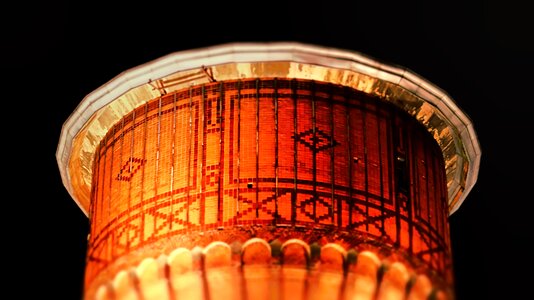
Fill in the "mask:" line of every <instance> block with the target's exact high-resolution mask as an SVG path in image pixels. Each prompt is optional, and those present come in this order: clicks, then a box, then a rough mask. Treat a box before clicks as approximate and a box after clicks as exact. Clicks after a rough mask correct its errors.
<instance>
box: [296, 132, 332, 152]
mask: <svg viewBox="0 0 534 300" xmlns="http://www.w3.org/2000/svg"><path fill="white" fill-rule="evenodd" d="M292 138H293V139H295V140H296V141H298V142H299V143H301V144H302V145H304V146H306V147H308V148H309V149H310V150H311V151H313V152H316V153H317V152H319V151H322V150H325V149H328V148H332V147H335V146H337V145H338V142H337V141H336V140H334V139H333V138H332V137H330V136H329V135H328V134H326V133H324V132H323V131H322V130H321V129H319V128H315V135H314V134H313V129H308V130H305V131H302V132H300V133H298V134H297V135H295V136H292Z"/></svg>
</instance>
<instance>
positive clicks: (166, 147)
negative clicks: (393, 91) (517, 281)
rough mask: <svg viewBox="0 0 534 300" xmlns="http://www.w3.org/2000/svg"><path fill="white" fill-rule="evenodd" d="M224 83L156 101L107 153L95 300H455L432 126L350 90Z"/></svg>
mask: <svg viewBox="0 0 534 300" xmlns="http://www.w3.org/2000/svg"><path fill="white" fill-rule="evenodd" d="M210 78H211V77H210ZM211 79H213V78H211ZM210 81H211V82H204V83H201V84H191V85H190V86H189V87H185V88H181V89H176V90H174V91H172V92H165V93H162V94H161V95H160V96H159V97H155V98H151V99H146V100H147V101H146V102H145V103H144V104H141V105H137V106H136V107H132V109H131V110H130V111H125V112H124V113H123V116H121V117H120V118H118V119H117V120H116V121H115V122H114V123H113V125H112V126H110V128H109V129H108V130H107V132H106V133H105V134H104V135H102V137H101V139H100V141H99V142H98V143H97V144H96V146H95V147H94V156H93V157H92V160H91V161H92V169H91V175H92V181H91V189H90V190H91V191H90V208H89V217H90V221H91V229H90V238H89V247H88V253H87V264H86V275H85V297H86V298H87V299H93V298H95V299H181V298H183V297H186V298H187V299H212V298H224V299H245V298H249V297H254V298H264V299H278V298H288V297H290V298H291V299H326V298H328V297H334V298H336V299H339V298H343V299H353V298H354V299H404V297H408V298H409V299H423V298H424V297H427V296H428V295H429V294H431V293H435V294H436V295H438V294H439V295H440V297H445V298H453V297H454V293H453V289H452V286H453V279H452V273H451V253H450V241H449V227H448V221H447V217H448V215H449V195H448V189H449V188H450V186H449V184H448V177H447V176H448V175H447V174H448V173H447V172H446V165H445V160H444V155H443V152H442V151H443V150H442V149H443V147H442V145H440V144H438V143H437V142H436V140H435V139H434V138H433V136H432V135H431V134H430V133H429V132H428V129H427V128H426V127H425V126H423V125H422V124H420V122H418V120H417V119H415V118H413V116H411V115H410V114H409V113H407V112H406V111H404V110H403V109H401V108H399V107H398V106H396V105H393V104H391V103H388V102H386V101H384V100H383V99H381V98H380V97H379V96H377V95H373V94H370V93H366V92H363V91H360V90H357V89H355V88H351V87H347V86H343V85H341V84H334V83H331V82H323V81H318V80H309V79H304V78H300V79H296V78H284V77H263V78H239V79H227V80H219V81H215V80H210ZM72 166H74V165H71V168H72ZM71 182H74V183H76V182H77V181H76V180H74V179H72V180H71ZM71 184H72V183H71Z"/></svg>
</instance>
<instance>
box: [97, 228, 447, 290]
mask: <svg viewBox="0 0 534 300" xmlns="http://www.w3.org/2000/svg"><path fill="white" fill-rule="evenodd" d="M89 295H91V293H89V294H87V296H89ZM94 295H95V297H94V298H95V299H97V300H107V299H109V300H111V299H115V300H120V299H144V300H151V299H158V300H165V299H191V300H194V299H214V298H217V299H252V298H253V299H254V300H260V299H388V300H394V299H408V300H415V299H452V298H453V296H452V295H453V294H452V293H451V291H449V290H447V289H442V288H440V287H439V286H436V285H435V284H433V283H432V282H431V280H430V279H429V277H427V276H426V275H425V274H420V273H418V272H417V271H416V270H414V269H412V268H410V265H409V264H406V263H405V262H401V261H395V260H391V258H385V259H380V258H379V256H378V255H377V254H375V253H374V252H373V251H370V250H363V251H360V252H358V251H356V250H354V249H349V250H345V249H344V248H343V247H342V246H340V245H339V244H336V243H326V244H324V245H322V246H321V245H319V244H318V243H313V244H311V245H308V244H307V243H306V242H304V241H303V240H300V239H289V240H286V241H284V242H283V243H282V242H281V241H279V240H277V239H275V240H273V241H271V242H270V243H268V242H267V241H266V240H264V239H261V238H251V239H249V240H247V241H246V242H245V243H242V244H240V243H233V244H227V243H225V242H221V241H214V242H211V243H210V244H208V245H207V246H206V247H204V248H201V247H198V246H197V247H194V248H193V249H187V248H183V247H179V248H177V249H175V250H173V251H172V252H170V253H169V254H168V255H160V256H159V257H158V258H146V259H144V260H142V261H141V262H140V263H139V264H138V265H137V266H133V267H131V268H129V269H126V270H121V271H120V272H118V273H117V274H116V275H115V276H114V278H113V279H112V280H111V281H109V282H104V283H102V284H101V285H100V286H98V288H97V289H96V292H95V294H94ZM251 297H252V298H251ZM90 299H92V297H91V298H90Z"/></svg>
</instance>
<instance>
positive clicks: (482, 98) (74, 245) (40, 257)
mask: <svg viewBox="0 0 534 300" xmlns="http://www.w3.org/2000/svg"><path fill="white" fill-rule="evenodd" d="M289 2H290V1H288V2H287V3H286V2H282V3H275V2H248V3H247V4H245V5H240V6H237V5H235V4H232V3H229V2H220V3H218V4H211V3H210V2H198V1H190V2H189V3H190V4H189V3H188V4H187V6H186V5H185V4H184V3H183V2H176V3H175V4H174V5H167V4H163V3H157V2H147V3H142V4H141V3H140V4H134V2H131V3H128V4H125V5H124V6H120V7H119V6H113V7H111V6H109V4H102V5H97V4H95V3H94V2H92V1H89V2H88V1H79V3H74V4H69V3H66V2H65V3H58V2H54V3H52V2H48V1H43V2H42V3H39V4H35V5H31V6H30V5H29V4H28V5H26V4H24V3H21V4H19V5H18V6H19V7H17V8H13V9H14V11H13V12H14V13H13V14H11V13H10V10H9V9H8V10H7V11H4V12H5V13H6V15H10V14H11V16H15V18H7V17H9V16H6V18H2V20H1V21H0V22H1V23H0V24H1V25H2V26H0V33H1V35H0V37H1V40H0V49H1V51H2V56H1V57H0V61H1V65H0V66H1V70H2V73H3V75H4V78H7V84H6V81H5V80H4V82H3V83H4V84H3V88H2V94H3V97H2V101H3V103H4V104H7V106H5V105H4V110H3V112H4V118H3V123H4V130H3V134H4V136H5V137H6V138H5V139H4V140H3V141H4V147H3V153H4V154H3V156H4V164H3V165H4V166H6V165H7V166H8V169H7V170H8V171H7V172H5V173H4V175H6V176H7V177H8V181H7V184H6V185H5V188H6V189H7V190H11V192H6V196H4V203H7V204H6V205H5V206H4V207H3V210H2V215H3V218H2V221H3V222H4V223H5V225H4V226H3V233H4V236H5V237H8V238H9V239H12V240H13V241H12V242H9V243H5V244H4V247H3V248H4V249H5V250H7V251H8V256H7V257H6V256H4V259H6V260H7V261H8V262H17V264H16V267H15V268H13V270H14V271H13V272H12V279H11V280H12V281H13V284H17V283H18V284H24V282H25V283H26V286H27V285H28V282H31V283H30V284H29V285H30V286H34V287H33V288H28V287H24V288H21V289H16V290H14V291H15V292H19V293H22V294H27V293H28V292H37V293H38V294H40V295H42V296H45V298H48V296H54V297H52V298H59V299H81V293H82V282H83V268H84V260H85V251H86V246H87V244H86V236H87V233H88V228H89V226H88V220H87V218H86V217H85V216H84V215H83V213H82V212H81V210H79V208H78V207H77V205H76V204H75V202H74V201H73V200H72V199H71V198H70V196H69V194H68V193H67V191H66V189H65V188H64V187H63V185H62V183H61V178H60V175H59V170H58V167H57V163H56V159H55V152H56V147H57V143H58V139H59V135H60V131H61V126H62V124H63V122H64V121H65V120H66V119H67V118H68V116H69V115H70V113H71V112H72V111H73V110H74V109H75V108H76V106H77V105H78V103H79V102H80V101H81V100H82V98H83V97H84V96H86V95H87V94H88V93H90V92H91V91H93V90H94V89H96V88H98V87H99V86H100V85H102V84H104V83H106V82H107V81H108V80H110V79H112V78H113V77H115V76H116V75H118V74H119V73H121V72H122V71H124V70H127V69H129V68H132V67H135V66H137V65H140V64H143V63H145V62H148V61H150V60H153V59H156V58H159V57H161V56H163V55H166V54H169V53H171V52H174V51H180V50H187V49H194V48H199V47H205V46H212V45H217V44H222V43H229V42H244V41H257V42H262V41H295V42H302V43H310V44H316V45H323V46H331V47H337V48H341V49H347V50H353V51H358V52H361V53H364V54H366V55H369V56H371V57H374V58H375V59H377V60H381V61H384V62H386V63H391V64H397V65H400V66H404V67H407V68H409V69H411V70H412V71H414V72H415V73H417V74H419V75H421V76H422V77H424V78H426V79H428V80H429V81H431V82H433V83H434V84H436V85H437V86H439V87H440V88H442V89H443V90H445V91H446V92H447V93H448V94H449V95H450V96H452V98H453V99H454V100H455V101H456V102H457V104H458V106H459V107H461V108H462V109H463V110H464V112H465V113H466V114H467V115H468V116H469V117H470V118H471V119H472V121H473V123H474V127H475V130H476V132H477V134H478V138H479V141H480V145H481V149H482V159H481V168H480V174H479V177H478V182H477V184H476V185H475V187H474V189H473V190H472V192H471V193H470V194H469V196H468V198H467V200H466V201H465V202H464V204H463V205H462V206H461V207H460V209H459V210H458V211H457V212H456V213H455V214H454V215H452V216H451V217H450V226H451V237H452V247H453V260H454V274H455V276H456V294H457V299H459V300H466V299H501V298H502V299H517V298H524V297H521V295H524V294H525V293H531V292H530V289H531V287H530V285H531V284H532V283H531V280H527V278H528V276H529V275H528V274H531V271H529V270H528V269H529V267H527V264H528V263H529V262H530V261H531V260H532V253H533V252H532V248H531V246H530V244H531V243H532V242H533V241H534V223H533V221H532V220H533V216H534V214H533V212H534V205H533V201H532V200H533V199H532V192H531V189H530V188H529V187H530V186H532V179H533V177H532V170H533V167H534V166H533V164H532V153H531V151H532V146H530V144H531V142H530V141H529V139H530V138H531V137H532V132H533V131H534V126H533V125H532V124H533V123H532V110H531V107H532V103H533V101H534V97H533V96H532V88H531V86H532V82H531V81H532V78H533V76H532V73H530V72H531V70H534V45H533V44H532V39H533V38H534V22H533V21H532V20H533V18H532V17H531V12H532V11H533V10H532V9H530V8H529V7H527V4H523V3H524V2H525V3H526V2H527V1H524V2H522V1H502V2H500V1H447V2H443V3H442V4H439V3H433V2H434V1H420V2H413V1H396V2H393V3H390V4H386V3H381V2H380V3H379V2H378V1H346V2H342V1H323V2H320V3H319V4H312V2H311V1H309V2H304V3H303V4H297V3H289ZM89 3H91V4H90V5H89ZM429 3H432V4H429ZM6 135H7V136H6ZM6 163H7V164H6ZM4 170H5V169H4ZM4 184H5V183H4ZM527 191H528V192H529V193H527ZM8 195H9V196H8ZM11 206H13V207H11ZM15 257H18V258H16V259H15ZM21 263H22V266H21V265H20V264H21ZM524 270H526V274H527V275H522V273H523V271H524ZM49 271H54V273H50V274H49V273H48V272H49ZM10 274H11V273H10ZM28 274H31V275H28ZM23 278H25V280H22V279H23ZM530 279H532V278H530ZM15 298H19V297H15ZM20 298H26V297H20Z"/></svg>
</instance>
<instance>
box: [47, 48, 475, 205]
mask: <svg viewBox="0 0 534 300" xmlns="http://www.w3.org/2000/svg"><path fill="white" fill-rule="evenodd" d="M263 77H278V78H297V79H309V80H317V81H323V82H329V83H334V84H340V85H344V86H348V87H351V88H354V89H356V90H359V91H362V92H365V93H368V94H372V95H375V96H379V97H380V98H382V99H384V100H385V101H388V102H391V103H393V104H394V105H397V106H398V107H400V108H402V109H404V110H405V111H407V112H408V113H409V114H411V115H412V116H414V117H415V118H416V119H417V120H418V121H419V122H420V123H422V124H423V125H424V126H426V128H427V129H428V131H429V132H430V133H431V134H432V135H433V137H434V139H436V141H437V142H438V144H439V146H440V147H441V149H442V151H443V156H444V159H445V168H446V175H447V188H448V196H449V199H448V202H449V214H452V213H454V212H455V211H456V210H457V209H458V208H459V206H460V205H461V204H462V202H463V201H464V200H465V198H466V196H467V194H468V193H469V191H470V190H471V189H472V188H473V186H474V185H475V183H476V180H477V176H478V170H479V165H480V156H481V151H480V145H479V142H478V139H477V137H476V132H475V130H474V127H473V124H472V123H471V120H470V119H469V117H468V116H467V115H466V114H465V113H464V112H463V111H462V110H461V109H460V108H459V107H458V106H457V105H456V103H455V102H454V100H453V99H452V98H451V97H450V96H449V95H448V94H447V93H445V92H444V91H442V90H441V89H440V88H438V87H437V86H435V85H434V84H432V83H430V82H429V81H427V80H426V79H424V78H422V77H421V76H419V75H417V74H415V73H413V72H412V71H410V70H408V69H406V68H403V67H400V66H393V65H388V64H384V63H382V62H379V61H377V60H374V59H372V58H370V57H368V56H365V55H362V54H360V53H357V52H354V51H347V50H342V49H335V48H327V47H322V46H315V45H308V44H301V43H288V42H283V43H282V42H272V43H231V44H223V45H218V46H213V47H206V48H201V49H194V50H188V51H181V52H176V53H171V54H169V55H166V56H164V57H161V58H159V59H156V60H154V61H151V62H148V63H145V64H143V65H140V66H138V67H135V68H132V69H129V70H127V71H124V72H122V73H121V74H119V75H118V76H116V77H115V78H113V79H112V80H110V81H108V82H107V83H106V84H104V85H102V86H101V87H99V88H98V89H96V90H95V91H93V92H92V93H90V94H88V95H87V96H86V97H85V98H84V99H82V101H81V102H80V104H79V105H78V107H77V108H76V109H75V110H74V112H73V113H72V114H71V115H70V116H69V118H68V119H67V120H66V121H65V123H64V124H63V127H62V130H61V135H60V138H59V143H58V147H57V151H56V159H57V162H58V166H59V170H60V173H61V178H62V181H63V184H64V185H65V188H66V189H67V191H68V192H69V194H70V195H71V197H72V198H73V199H74V200H75V201H76V203H77V204H78V206H79V207H80V208H81V209H82V211H83V212H84V213H85V214H86V215H87V214H88V211H89V203H90V193H91V182H92V164H93V159H94V158H93V157H94V152H95V149H96V147H97V146H98V144H99V143H100V141H101V140H102V138H103V137H104V136H105V135H106V133H107V132H108V130H109V129H110V128H111V127H112V126H113V125H114V124H115V123H116V122H117V121H119V120H120V119H121V118H122V117H124V116H125V115H126V114H128V113H129V112H131V111H132V110H134V109H135V108H136V107H138V106H140V105H142V104H144V103H146V102H148V101H150V100H153V99H155V98H158V97H160V96H162V95H164V94H168V93H172V92H174V91H177V90H180V89H183V88H186V87H190V86H192V85H198V84H203V83H209V82H211V81H213V80H217V81H224V80H231V79H239V78H263Z"/></svg>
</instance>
